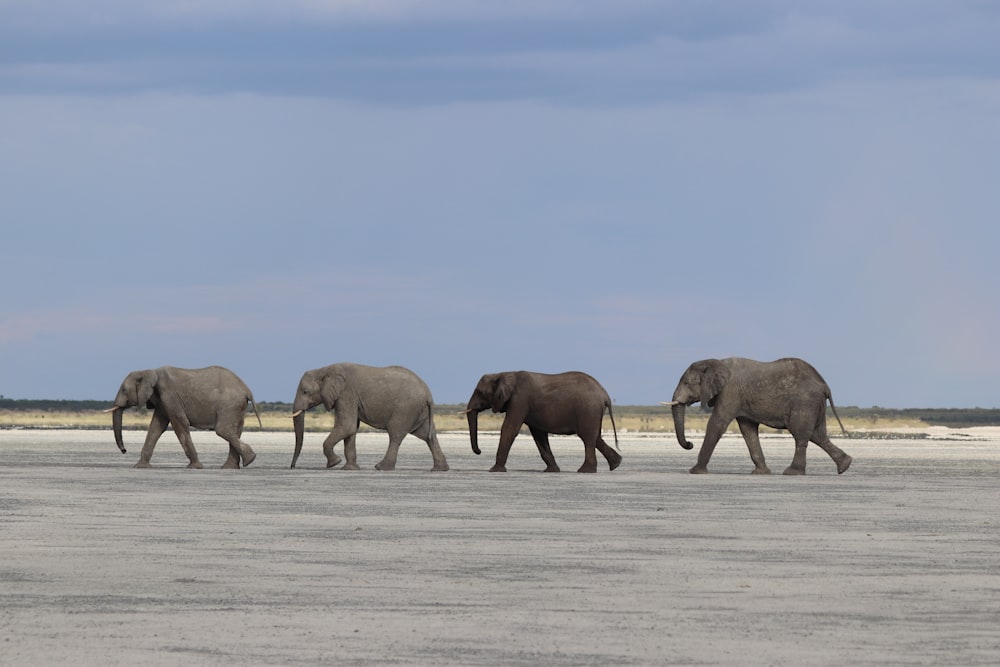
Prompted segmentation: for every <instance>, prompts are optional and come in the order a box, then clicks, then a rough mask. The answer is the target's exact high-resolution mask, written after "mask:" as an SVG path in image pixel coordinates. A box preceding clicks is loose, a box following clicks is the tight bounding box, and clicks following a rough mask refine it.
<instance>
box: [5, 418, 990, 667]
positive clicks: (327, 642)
mask: <svg viewBox="0 0 1000 667" xmlns="http://www.w3.org/2000/svg"><path fill="white" fill-rule="evenodd" d="M126 435H127V438H126V441H127V442H128V441H131V447H130V451H129V453H128V454H126V455H124V456H123V455H122V454H120V453H119V452H118V451H117V449H116V448H115V446H114V442H113V438H112V436H111V433H110V432H100V431H98V432H92V431H0V664H10V665H14V664H18V665H56V664H67V665H68V664H73V665H250V664H252V665H327V664H338V665H431V664H434V665H441V664H455V665H540V664H544V665H647V664H648V665H652V664H657V665H670V664H677V665H747V664H751V665H799V666H801V665H832V664H836V665H886V664H892V665H944V664H948V665H996V664H1000V631H998V628H1000V625H998V623H1000V511H998V510H1000V431H997V430H988V429H970V430H961V431H943V430H934V431H933V432H932V433H931V437H912V438H911V437H904V438H900V439H893V440H847V439H845V438H843V437H840V438H837V439H836V442H837V444H839V445H840V446H841V447H843V449H845V450H846V451H847V452H848V453H850V454H851V455H852V456H854V464H853V466H852V467H851V469H850V470H849V471H848V472H846V473H845V474H844V475H840V476H838V475H836V470H835V468H834V466H833V463H832V462H831V461H830V460H829V459H828V458H827V457H826V456H825V455H824V454H823V453H822V451H820V450H819V449H818V448H814V447H813V448H810V454H809V465H808V472H809V474H808V475H807V476H805V477H801V478H799V477H796V478H792V477H784V476H782V475H777V474H776V475H772V476H766V477H762V476H751V475H749V474H747V473H748V472H749V470H750V469H751V467H752V465H751V463H750V459H749V456H748V455H747V451H746V447H745V446H744V445H743V443H742V440H740V439H739V437H738V436H726V438H725V439H724V440H723V441H722V442H721V443H720V445H719V447H718V449H717V450H716V454H715V457H714V458H713V460H712V464H711V466H710V470H711V471H712V473H713V474H709V475H689V474H687V472H686V471H687V469H688V468H689V467H690V466H691V465H692V464H693V463H694V457H695V452H685V451H683V450H681V449H680V448H679V447H678V446H677V444H676V442H675V441H673V439H672V438H669V437H644V436H636V435H630V434H626V435H623V436H622V437H621V438H620V440H621V451H622V454H623V456H624V462H623V463H622V466H621V467H620V468H619V469H618V470H616V471H615V472H608V471H607V468H606V466H602V470H601V471H600V472H599V473H598V474H596V475H578V474H576V473H573V472H564V473H562V474H557V475H556V474H542V473H541V472H538V471H540V470H541V469H542V468H543V464H542V462H541V460H540V459H539V457H538V455H537V452H536V450H535V447H534V445H533V443H532V442H531V438H530V437H529V436H521V437H520V438H519V439H518V441H517V442H516V443H515V445H514V449H513V452H512V456H511V459H510V461H509V463H508V467H509V469H510V470H511V472H509V473H506V474H490V473H488V472H487V470H488V469H489V467H490V465H491V464H492V452H494V451H495V441H496V437H495V435H491V434H486V433H484V434H481V438H480V443H481V445H482V446H483V450H484V455H483V456H481V457H476V456H475V455H473V454H472V452H471V451H470V450H469V445H468V437H467V436H464V435H460V434H455V435H443V436H442V438H441V441H442V442H441V444H442V447H443V449H444V451H445V454H446V455H447V457H448V461H449V463H450V464H451V468H452V469H451V470H450V471H449V472H445V473H432V472H429V468H430V466H431V457H430V453H429V451H428V450H427V448H426V446H425V445H424V444H423V443H422V442H420V441H417V440H413V439H412V438H410V439H407V440H406V441H405V442H404V444H403V447H402V449H401V452H400V460H399V469H398V470H396V471H395V472H384V473H380V472H377V471H375V470H372V469H371V467H372V466H373V465H374V463H375V462H377V461H378V460H379V459H381V457H382V454H383V452H384V449H385V445H386V442H387V438H386V437H385V436H384V435H379V434H365V435H363V436H361V437H360V438H359V444H358V452H359V456H358V459H359V463H361V465H362V467H363V468H366V469H365V470H362V471H360V472H348V471H340V470H326V469H324V468H323V465H324V463H325V459H324V458H323V456H322V453H321V444H320V443H321V442H322V438H323V436H322V435H320V434H309V435H308V436H307V440H306V445H305V447H304V451H303V455H302V458H301V459H300V461H299V468H297V469H296V470H289V469H288V464H289V462H290V460H291V454H292V437H291V434H281V433H255V432H253V431H251V432H248V433H247V434H246V438H245V439H246V440H247V441H248V442H249V443H250V444H251V445H252V446H253V447H254V449H255V450H256V451H257V454H258V457H257V460H256V462H254V464H253V465H252V466H251V467H250V468H248V469H245V470H240V471H229V470H219V469H215V468H216V467H217V466H219V465H221V464H222V462H223V460H224V459H225V456H226V453H227V447H226V445H225V443H223V442H222V441H221V440H219V439H217V438H215V436H214V435H212V434H210V433H198V434H196V438H195V442H196V445H197V447H198V450H199V453H200V455H201V459H202V461H203V462H204V463H205V465H206V469H205V470H187V469H184V467H183V466H184V465H185V464H186V459H184V458H183V456H182V454H181V451H180V446H179V445H178V444H177V442H176V440H175V439H174V438H173V436H172V435H171V434H170V433H169V432H168V433H167V434H165V435H164V437H163V439H162V441H161V442H160V444H159V446H158V447H157V451H156V454H155V455H154V457H153V464H154V466H156V467H154V468H153V469H150V470H135V469H133V468H132V467H131V466H132V464H133V463H134V462H135V460H137V459H138V449H139V445H140V444H141V437H142V435H141V434H140V433H136V432H130V433H127V434H126ZM792 448H793V446H792V442H791V440H790V438H789V437H788V436H787V435H775V436H768V437H766V438H764V452H765V454H766V455H767V457H768V463H769V465H770V466H771V468H772V469H773V470H775V471H780V470H783V469H784V467H785V466H786V465H787V464H788V462H789V461H790V460H791V456H792ZM553 450H554V451H555V454H556V458H557V459H558V461H559V462H560V465H561V466H562V467H563V469H564V470H567V471H569V470H575V469H576V468H577V467H578V466H579V464H580V463H581V462H582V460H583V448H582V446H581V445H580V443H579V441H578V440H573V439H569V438H565V439H564V438H559V439H554V441H553ZM209 468H212V469H209Z"/></svg>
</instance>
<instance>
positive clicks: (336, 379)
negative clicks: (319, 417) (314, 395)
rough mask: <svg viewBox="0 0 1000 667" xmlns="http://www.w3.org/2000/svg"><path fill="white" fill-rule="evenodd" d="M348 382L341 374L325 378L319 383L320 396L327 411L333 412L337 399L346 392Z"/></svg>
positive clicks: (333, 374)
mask: <svg viewBox="0 0 1000 667" xmlns="http://www.w3.org/2000/svg"><path fill="white" fill-rule="evenodd" d="M346 385H347V380H345V379H344V376H343V375H341V374H340V373H331V374H330V375H327V376H326V377H324V378H323V379H322V380H321V381H320V383H319V395H320V398H322V399H323V406H324V407H325V408H326V409H327V410H333V406H334V405H336V403H337V399H338V398H340V395H341V394H342V393H343V391H344V387H345V386H346Z"/></svg>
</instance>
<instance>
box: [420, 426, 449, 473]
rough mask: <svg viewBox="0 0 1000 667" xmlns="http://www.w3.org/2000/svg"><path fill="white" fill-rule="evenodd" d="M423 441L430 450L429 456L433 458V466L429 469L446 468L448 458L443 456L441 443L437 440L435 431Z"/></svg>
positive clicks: (440, 469) (438, 469) (442, 469)
mask: <svg viewBox="0 0 1000 667" xmlns="http://www.w3.org/2000/svg"><path fill="white" fill-rule="evenodd" d="M425 442H426V443H427V447H428V448H430V450H431V458H432V459H434V467H433V468H431V470H437V471H440V472H444V471H446V470H448V460H447V459H446V458H445V457H444V452H443V451H441V444H440V443H439V442H438V437H437V433H435V434H434V435H432V436H431V437H430V438H428V439H427V440H425Z"/></svg>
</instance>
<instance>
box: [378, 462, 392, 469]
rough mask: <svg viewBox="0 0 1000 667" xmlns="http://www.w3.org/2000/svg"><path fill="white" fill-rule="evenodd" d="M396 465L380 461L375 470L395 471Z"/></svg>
mask: <svg viewBox="0 0 1000 667" xmlns="http://www.w3.org/2000/svg"><path fill="white" fill-rule="evenodd" d="M395 469H396V464H395V463H386V462H385V461H379V462H378V463H376V464H375V470H395Z"/></svg>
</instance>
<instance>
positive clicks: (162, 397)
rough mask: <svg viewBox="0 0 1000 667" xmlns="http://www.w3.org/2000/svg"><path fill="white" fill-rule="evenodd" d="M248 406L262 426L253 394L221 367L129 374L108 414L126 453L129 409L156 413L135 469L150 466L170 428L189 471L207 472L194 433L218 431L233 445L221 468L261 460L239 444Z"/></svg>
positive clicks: (159, 369)
mask: <svg viewBox="0 0 1000 667" xmlns="http://www.w3.org/2000/svg"><path fill="white" fill-rule="evenodd" d="M248 402H249V403H250V405H252V406H253V411H254V414H256V415H257V424H258V425H260V414H259V413H258V412H257V405H256V404H255V403H254V401H253V394H251V393H250V389H249V388H248V387H247V386H246V384H244V382H243V380H241V379H240V378H239V377H237V375H236V374H235V373H233V372H232V371H231V370H229V369H227V368H222V367H221V366H209V367H208V368H197V369H187V368H174V367H172V366H162V367H160V368H154V369H151V370H144V371H132V372H131V373H129V374H128V375H127V376H126V377H125V379H124V380H123V381H122V385H121V388H119V389H118V395H117V396H115V403H114V406H113V407H111V408H109V409H107V410H105V412H111V413H113V414H112V417H111V424H112V427H113V428H114V432H115V443H116V444H117V445H118V449H120V450H121V451H122V454H124V453H125V443H124V441H123V439H122V413H123V412H124V411H125V410H126V409H127V408H130V407H133V406H142V405H144V406H146V407H147V408H150V409H151V410H152V411H153V418H152V419H151V420H150V422H149V430H148V431H146V441H145V443H144V444H143V446H142V453H141V454H139V462H138V463H136V464H135V467H136V468H148V467H149V459H150V458H152V456H153V448H154V447H156V441H157V440H159V438H160V436H161V435H162V434H163V432H164V431H165V430H167V426H172V427H173V429H174V433H176V434H177V439H178V440H180V443H181V447H183V448H184V453H185V454H186V455H187V457H188V460H189V461H190V463H188V468H201V467H202V465H201V461H199V460H198V452H196V451H195V449H194V442H192V440H191V429H193V428H194V429H206V430H210V431H215V433H216V435H218V436H219V437H220V438H222V439H223V440H225V441H226V442H228V443H229V457H228V458H227V459H226V462H225V463H224V464H223V466H222V467H223V468H239V467H240V461H241V460H242V461H243V465H244V466H248V465H250V464H251V463H253V460H254V459H255V458H256V457H257V455H256V454H254V451H253V449H251V448H250V445H248V444H246V443H245V442H243V441H242V440H240V437H241V436H242V435H243V422H244V419H245V417H246V412H247V403H248Z"/></svg>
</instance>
